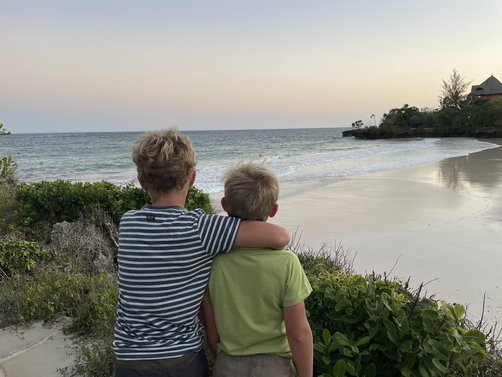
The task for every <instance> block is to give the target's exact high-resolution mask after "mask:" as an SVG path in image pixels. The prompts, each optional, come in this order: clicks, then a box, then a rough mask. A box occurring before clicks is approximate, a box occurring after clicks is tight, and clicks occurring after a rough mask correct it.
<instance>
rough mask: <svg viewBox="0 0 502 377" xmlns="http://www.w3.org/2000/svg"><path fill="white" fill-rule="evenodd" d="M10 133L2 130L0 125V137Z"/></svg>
mask: <svg viewBox="0 0 502 377" xmlns="http://www.w3.org/2000/svg"><path fill="white" fill-rule="evenodd" d="M9 134H10V132H9V131H7V130H6V129H5V128H3V123H0V136H1V135H9Z"/></svg>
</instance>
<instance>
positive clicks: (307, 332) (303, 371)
mask: <svg viewBox="0 0 502 377" xmlns="http://www.w3.org/2000/svg"><path fill="white" fill-rule="evenodd" d="M278 195H279V182H278V179H277V177H276V176H275V174H274V173H273V172H271V171H270V170H269V169H268V168H267V167H265V166H264V165H262V164H256V163H247V164H241V165H240V166H238V167H236V168H234V169H231V170H230V171H229V172H228V173H227V175H226V177H225V197H224V198H223V199H222V206H223V209H225V211H227V213H228V214H229V215H230V216H234V217H239V218H241V219H246V220H259V221H266V220H267V219H268V217H272V216H274V215H275V214H276V212H277V209H278V205H277V199H278ZM311 291H312V288H311V287H310V284H309V282H308V280H307V277H306V276H305V273H304V271H303V268H302V266H301V265H300V262H299V260H298V258H297V256H296V255H295V254H294V253H292V252H291V251H288V250H280V251H273V252H270V250H267V249H260V248H256V249H250V248H245V249H244V248H234V249H233V250H232V252H231V253H228V254H226V255H221V256H217V257H216V258H215V260H214V265H213V268H212V271H211V276H210V279H209V285H208V295H207V297H206V298H205V300H204V301H203V304H202V315H203V320H204V325H205V327H206V336H207V340H208V345H209V348H210V350H211V352H212V353H213V354H214V353H215V352H216V349H218V353H217V355H216V361H215V365H214V368H213V376H214V377H230V376H232V377H235V376H256V377H259V376H274V377H282V376H284V377H286V376H295V375H297V374H296V373H298V375H299V376H300V377H311V376H312V369H313V367H312V363H313V361H312V359H313V346H312V332H311V329H310V326H309V323H308V321H307V317H306V314H305V305H304V299H305V298H306V297H308V296H309V294H310V292H311ZM293 362H294V365H293ZM295 366H296V371H295Z"/></svg>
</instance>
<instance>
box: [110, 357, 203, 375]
mask: <svg viewBox="0 0 502 377" xmlns="http://www.w3.org/2000/svg"><path fill="white" fill-rule="evenodd" d="M208 373H209V366H208V363H207V358H206V354H205V352H204V350H200V351H197V352H189V353H187V354H185V355H183V356H181V357H175V358H172V359H159V360H115V374H114V376H115V377H207V375H208Z"/></svg>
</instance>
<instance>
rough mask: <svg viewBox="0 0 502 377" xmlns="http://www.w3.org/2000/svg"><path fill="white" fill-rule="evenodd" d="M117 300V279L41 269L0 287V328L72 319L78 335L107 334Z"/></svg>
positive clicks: (5, 281) (113, 316)
mask: <svg viewBox="0 0 502 377" xmlns="http://www.w3.org/2000/svg"><path fill="white" fill-rule="evenodd" d="M116 301H117V283H116V279H115V278H113V277H111V276H109V275H106V274H101V275H98V276H86V275H80V274H68V273H66V272H62V271H53V270H51V269H50V268H44V269H40V270H36V271H34V273H32V274H31V275H24V276H13V277H12V278H10V279H5V280H4V281H3V282H2V285H0V307H1V308H2V312H3V313H2V314H3V318H2V322H3V323H1V324H0V325H3V326H5V325H10V324H19V323H23V322H30V321H37V320H46V321H50V320H54V319H56V318H57V317H60V316H67V317H70V318H72V319H73V320H74V321H73V325H72V329H73V331H75V332H76V333H79V334H87V335H96V334H109V333H110V331H111V330H110V328H113V321H114V318H115V308H116Z"/></svg>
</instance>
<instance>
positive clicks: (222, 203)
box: [221, 197, 228, 212]
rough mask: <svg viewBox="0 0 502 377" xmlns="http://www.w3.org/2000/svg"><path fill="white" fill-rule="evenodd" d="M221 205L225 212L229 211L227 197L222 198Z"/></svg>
mask: <svg viewBox="0 0 502 377" xmlns="http://www.w3.org/2000/svg"><path fill="white" fill-rule="evenodd" d="M221 207H222V208H223V210H224V211H225V212H228V211H227V201H226V200H225V197H223V198H221Z"/></svg>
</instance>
